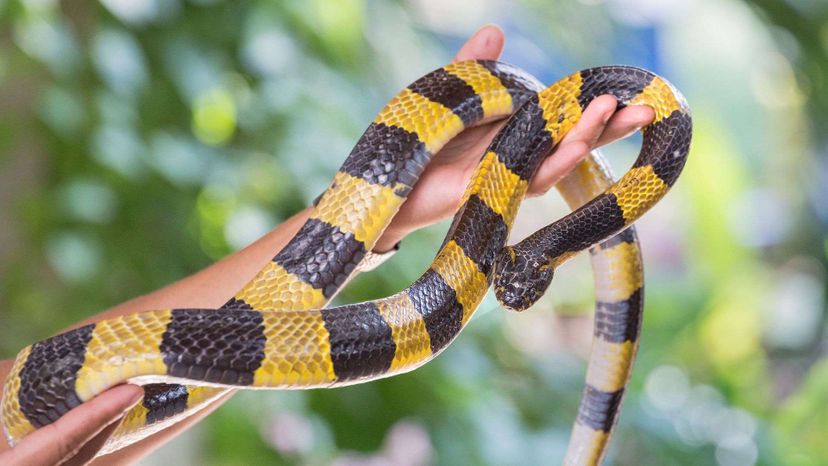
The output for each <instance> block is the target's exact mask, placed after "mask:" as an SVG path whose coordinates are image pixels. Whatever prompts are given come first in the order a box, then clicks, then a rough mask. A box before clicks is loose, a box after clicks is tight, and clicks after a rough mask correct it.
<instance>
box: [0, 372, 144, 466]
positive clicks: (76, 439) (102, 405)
mask: <svg viewBox="0 0 828 466" xmlns="http://www.w3.org/2000/svg"><path fill="white" fill-rule="evenodd" d="M143 395H144V391H143V390H142V389H141V387H138V386H137V385H119V386H117V387H114V388H112V389H110V390H107V391H105V392H104V393H101V394H100V395H98V396H97V397H95V398H93V399H92V400H89V401H88V402H86V403H83V404H81V405H80V406H78V407H76V408H74V409H72V410H70V411H69V412H68V413H66V415H65V416H63V417H61V418H60V419H58V420H57V421H55V422H54V423H52V424H49V425H47V426H44V427H41V428H40V429H38V430H36V431H34V432H33V433H31V434H30V435H28V436H27V437H26V438H24V439H23V440H22V441H21V442H20V443H19V444H17V445H16V446H15V447H14V448H12V449H9V450H5V451H1V452H0V464H4V465H26V466H40V465H44V466H46V465H54V464H61V465H64V466H69V465H82V464H86V463H88V462H90V461H91V460H92V458H94V457H95V454H97V452H98V450H100V449H101V447H103V445H104V443H106V439H108V438H109V436H110V435H112V432H113V431H114V430H115V428H116V427H118V422H119V421H120V419H121V417H122V416H123V415H124V414H125V413H126V411H128V410H129V409H130V408H132V406H133V405H135V403H137V402H138V400H140V399H141V398H142V397H143Z"/></svg>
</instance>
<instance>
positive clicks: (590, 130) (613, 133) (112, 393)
mask: <svg viewBox="0 0 828 466" xmlns="http://www.w3.org/2000/svg"><path fill="white" fill-rule="evenodd" d="M503 43H504V36H503V32H502V31H501V30H500V29H499V28H498V27H496V26H493V25H488V26H484V27H483V28H481V29H480V30H479V31H477V32H476V33H475V34H474V35H473V36H472V37H471V38H470V39H469V40H468V41H467V42H466V43H465V44H464V45H463V46H462V47H461V49H460V50H459V51H458V53H457V55H456V57H455V61H462V60H469V59H497V58H498V57H499V56H500V53H501V51H502V50H503ZM615 108H616V101H615V99H614V98H613V97H610V96H601V97H598V98H596V99H595V100H594V101H593V102H592V103H591V104H590V105H589V107H588V108H587V109H586V111H584V113H583V115H582V117H581V119H580V121H579V122H578V123H577V124H576V125H575V127H574V128H573V129H572V130H571V131H570V132H569V133H568V134H567V135H566V137H564V139H563V141H562V142H561V144H560V145H559V146H558V147H557V148H556V149H555V151H554V152H553V154H554V156H552V157H549V158H547V159H546V160H545V161H544V162H543V164H542V165H541V167H540V168H539V169H538V172H537V173H536V174H535V176H534V178H533V180H532V182H531V184H530V186H529V193H528V195H529V196H538V195H541V194H543V193H545V192H546V191H548V190H549V189H550V188H551V187H552V186H554V184H555V183H556V182H557V181H558V180H560V179H561V178H562V177H563V176H564V175H565V174H566V173H567V172H569V171H570V170H571V169H572V168H573V167H574V166H575V165H576V164H577V163H578V162H579V161H580V160H582V159H583V158H584V157H586V155H587V154H588V153H589V151H590V150H592V149H594V148H597V147H599V146H602V145H604V144H607V143H609V142H612V141H614V140H617V139H620V138H622V137H624V136H627V135H628V134H630V133H632V132H633V131H635V130H637V129H639V128H641V127H642V126H644V125H646V124H648V123H649V122H650V121H652V119H653V117H654V114H653V111H652V110H651V109H650V108H648V107H627V108H624V109H622V110H620V111H618V112H616V111H615ZM502 125H503V122H496V123H488V124H485V125H481V126H478V127H475V128H470V129H468V130H466V131H464V132H463V133H462V134H460V135H459V136H458V137H456V138H454V139H453V140H452V141H451V142H449V143H448V144H447V145H446V146H445V147H444V148H443V150H441V151H440V152H439V153H437V154H436V155H435V156H434V157H433V159H432V162H431V163H430V164H429V166H428V167H427V168H426V170H425V172H424V173H423V175H422V177H421V178H420V180H419V181H418V182H417V184H416V186H415V187H414V190H413V191H412V192H411V194H410V195H409V198H408V200H407V201H406V202H405V203H404V204H403V206H402V208H401V209H400V212H399V213H398V214H397V215H396V217H394V220H393V221H392V222H391V224H390V225H389V227H388V228H387V230H386V231H385V233H384V234H383V236H382V237H381V238H380V240H379V241H378V242H377V244H376V246H375V248H374V251H376V252H383V251H387V250H389V249H391V248H392V247H393V246H394V245H395V244H397V242H399V241H400V240H401V239H402V238H404V237H405V236H406V235H407V234H409V233H410V232H412V231H414V230H417V229H419V228H422V227H425V226H428V225H431V224H433V223H436V222H438V221H440V220H443V219H445V218H448V217H450V216H452V215H453V214H454V209H455V208H456V207H457V204H458V202H459V200H460V198H461V196H462V194H463V191H464V189H465V187H466V184H467V183H468V181H469V179H470V177H471V174H472V172H473V170H474V168H475V166H476V165H477V162H478V160H479V158H480V155H481V154H482V153H483V151H484V150H485V149H486V147H487V146H488V144H489V142H490V141H491V139H492V137H494V134H495V133H497V131H498V130H499V129H500V128H501V127H502ZM312 210H313V208H312V207H309V208H306V209H304V210H302V211H301V212H299V213H297V214H295V215H294V216H292V217H291V218H289V219H288V220H286V221H285V222H283V223H282V224H280V225H279V226H277V227H276V228H274V229H273V230H272V231H270V232H269V233H267V234H266V235H265V236H263V237H262V238H260V239H259V240H257V241H256V242H254V243H253V244H251V245H249V246H248V247H246V248H244V249H242V250H240V251H238V252H236V253H234V254H231V255H229V256H227V257H225V258H223V259H221V260H220V261H218V262H216V263H214V264H213V265H211V266H209V267H207V268H206V269H204V270H201V271H200V272H197V273H195V274H194V275H191V276H189V277H186V278H183V279H181V280H179V281H178V282H175V283H173V284H170V285H168V286H166V287H164V288H162V289H160V290H157V291H154V292H152V293H149V294H146V295H144V296H140V297H137V298H134V299H132V300H130V301H127V302H125V303H122V304H120V305H117V306H115V307H113V308H111V309H108V310H106V311H104V312H102V313H100V314H97V315H95V316H92V317H90V318H89V319H86V320H84V321H82V322H78V323H77V324H76V325H73V326H72V328H74V327H79V326H82V325H86V324H88V323H92V322H97V321H100V320H103V319H107V318H112V317H116V316H120V315H124V314H130V313H134V312H140V311H145V310H150V309H169V308H180V307H188V308H217V307H219V306H221V305H222V304H224V303H225V302H226V301H227V299H228V298H229V297H230V296H232V295H233V294H234V293H235V292H236V291H238V290H239V289H241V288H242V286H244V285H245V284H246V283H247V281H248V280H250V278H251V277H252V276H253V275H255V274H256V272H258V271H259V270H260V269H261V268H262V267H263V266H264V265H266V264H267V263H268V262H269V261H270V260H271V258H272V257H273V256H274V255H275V253H276V252H278V251H279V250H280V249H282V247H284V246H285V245H286V244H287V242H288V241H289V240H290V238H292V237H293V236H294V235H295V234H296V232H297V231H298V230H299V228H300V227H301V226H302V224H303V223H304V222H305V220H307V219H308V217H309V216H310V214H311V212H312ZM65 330H66V329H65ZM12 362H13V360H11V359H9V360H5V361H0V380H4V379H5V378H6V375H7V374H8V373H9V371H10V369H11V366H12ZM142 393H143V392H142V390H141V388H140V387H138V386H135V385H129V384H124V385H120V386H118V387H114V388H112V389H110V390H107V391H106V392H104V393H102V394H100V395H99V396H97V397H96V398H94V399H93V400H90V401H88V402H86V403H84V404H82V405H81V406H79V407H77V408H75V409H73V410H71V411H70V412H69V413H67V414H66V415H65V416H63V417H62V418H61V419H59V420H58V421H57V422H55V423H53V424H50V425H48V426H46V427H44V428H42V429H39V430H38V431H36V432H35V433H33V434H31V435H29V436H28V437H26V438H25V439H24V440H23V441H22V442H20V444H19V445H18V446H16V447H15V448H9V447H8V446H7V445H6V444H5V442H0V464H9V465H15V464H21V465H22V464H26V465H49V464H57V463H61V464H68V465H76V464H87V463H89V462H90V461H91V460H92V458H93V457H94V456H95V453H96V452H97V451H98V450H99V449H100V447H101V446H102V445H103V444H104V443H105V441H106V439H107V438H108V437H109V435H110V434H111V433H112V431H113V430H114V428H115V426H117V422H118V421H119V420H120V418H121V417H122V416H123V414H124V413H125V412H126V411H128V410H129V408H131V407H132V406H133V405H134V404H135V403H137V402H138V401H139V400H140V398H141V396H142ZM232 393H233V391H231V392H229V393H228V394H227V395H225V396H224V397H222V398H220V399H218V400H217V401H215V402H213V403H212V404H211V405H210V406H208V407H206V408H205V409H203V410H201V411H200V412H198V413H196V414H194V415H192V416H190V417H188V418H187V419H185V420H184V421H182V422H180V423H178V424H176V425H174V426H172V427H169V428H167V429H165V430H162V431H161V432H158V433H156V434H154V435H152V436H150V437H148V438H146V439H144V440H142V441H140V442H137V443H135V444H133V445H130V446H129V447H126V448H124V449H122V450H119V451H118V452H115V453H113V454H111V455H106V456H105V457H102V458H98V459H97V460H94V461H92V462H91V464H107V465H111V464H129V463H133V462H135V461H137V460H139V459H141V458H142V457H144V456H146V455H148V454H149V453H151V452H152V451H154V450H155V449H157V448H158V447H160V446H161V445H163V444H164V443H166V442H168V441H170V440H171V439H173V438H175V436H177V435H178V434H180V433H181V432H183V431H184V430H186V429H187V428H189V427H190V426H192V425H193V424H195V423H197V422H198V421H200V420H201V419H203V418H204V417H205V416H207V415H208V414H209V413H211V412H212V411H213V410H214V409H216V408H217V407H219V406H220V405H221V404H222V403H224V402H225V401H226V400H227V399H228V398H230V396H232Z"/></svg>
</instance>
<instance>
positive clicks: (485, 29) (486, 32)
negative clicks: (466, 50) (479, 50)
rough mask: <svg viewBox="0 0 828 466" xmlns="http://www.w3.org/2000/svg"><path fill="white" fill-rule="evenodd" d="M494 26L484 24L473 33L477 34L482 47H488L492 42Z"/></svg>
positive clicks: (494, 33)
mask: <svg viewBox="0 0 828 466" xmlns="http://www.w3.org/2000/svg"><path fill="white" fill-rule="evenodd" d="M496 27H497V26H495V25H494V24H491V23H490V24H485V25H483V26H482V27H481V28H480V29H478V30H477V32H475V33H474V34H475V35H476V36H478V38H477V40H478V41H480V42H479V43H480V45H481V46H482V47H483V48H486V49H488V48H489V47H490V46H491V45H492V44H493V43H494V41H495V36H496V32H495V29H494V28H496Z"/></svg>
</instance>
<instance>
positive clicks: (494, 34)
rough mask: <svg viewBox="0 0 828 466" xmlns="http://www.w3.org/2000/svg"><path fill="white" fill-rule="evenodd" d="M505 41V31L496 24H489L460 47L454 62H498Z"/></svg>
mask: <svg viewBox="0 0 828 466" xmlns="http://www.w3.org/2000/svg"><path fill="white" fill-rule="evenodd" d="M503 41H504V38H503V31H501V30H500V28H499V27H497V26H495V25H494V24H487V25H485V26H483V27H482V28H480V29H479V30H478V31H477V32H475V33H474V34H473V35H472V36H471V37H470V38H469V40H467V41H466V43H465V44H463V46H462V47H460V50H459V51H458V52H457V55H456V56H455V57H454V60H453V61H455V62H458V61H463V60H474V59H478V60H497V58H498V57H499V56H500V52H502V51H503Z"/></svg>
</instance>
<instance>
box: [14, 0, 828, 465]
mask: <svg viewBox="0 0 828 466" xmlns="http://www.w3.org/2000/svg"><path fill="white" fill-rule="evenodd" d="M486 22H497V23H500V24H501V25H503V26H504V28H505V29H506V32H507V36H508V45H507V50H506V54H505V59H506V60H508V61H511V62H514V63H515V64H517V65H520V66H523V67H525V68H526V69H528V70H529V71H531V72H533V73H535V74H537V75H538V76H539V77H541V78H542V79H543V80H544V81H546V82H552V81H554V80H555V79H556V78H557V77H560V76H563V75H564V74H567V73H569V72H572V71H574V70H577V69H581V68H584V67H587V66H593V65H599V64H608V63H615V62H622V63H631V64H637V65H642V66H645V67H648V68H652V69H654V70H655V71H657V72H659V73H661V74H663V75H665V76H667V77H668V78H669V79H670V80H671V81H673V82H674V83H675V84H676V85H678V87H680V88H681V89H682V90H683V91H684V93H685V94H686V96H687V97H688V100H689V101H690V104H691V107H692V108H693V110H694V117H695V122H696V128H695V139H694V145H693V149H692V154H691V158H690V162H689V163H688V166H687V169H686V172H685V174H684V175H683V176H682V178H681V179H680V181H679V182H678V185H677V187H676V188H675V190H674V191H673V192H672V193H671V194H670V196H668V198H667V199H666V200H665V201H664V202H663V203H662V204H660V205H659V206H658V207H657V208H656V209H654V211H653V212H652V213H651V214H649V215H648V216H647V218H646V219H644V220H643V221H642V222H641V226H640V232H641V237H642V241H643V244H644V253H645V260H646V265H647V307H646V320H645V324H644V330H643V337H642V349H641V352H640V356H639V360H638V363H637V366H636V371H635V375H634V377H633V380H632V386H631V389H630V391H629V394H628V396H627V398H626V402H625V408H624V412H623V415H622V418H621V421H620V425H619V429H618V434H617V437H616V439H615V442H614V445H613V448H612V453H611V456H610V460H609V463H610V464H615V465H649V464H652V465H670V464H675V465H678V464H698V465H704V464H718V465H722V466H730V465H750V464H762V465H770V464H790V465H797V466H809V465H820V464H828V444H826V442H825V441H824V439H825V438H826V436H828V362H827V361H828V360H827V359H826V358H825V355H826V351H827V350H828V345H826V338H825V330H826V313H825V311H826V304H825V289H826V262H827V261H828V259H826V255H828V236H826V223H828V202H826V199H828V189H826V186H828V161H827V159H828V157H826V154H828V100H827V99H828V97H826V96H828V91H827V89H826V88H828V26H826V24H828V7H826V6H825V4H824V2H821V1H819V0H790V1H782V0H752V1H747V0H745V1H737V0H721V1H717V0H672V1H669V2H652V1H644V0H605V1H604V0H589V1H586V0H581V1H575V0H555V1H538V0H523V1H520V2H506V1H505V0H486V1H482V2H479V1H475V2H472V1H463V0H416V1H413V0H412V1H406V2H404V1H394V2H382V1H379V0H336V1H323V0H309V1H299V0H288V1H282V2H267V1H237V2H225V1H221V0H199V1H184V0H176V1H172V0H170V1H162V0H140V1H139V0H104V1H103V2H102V3H100V4H99V3H93V2H84V1H66V2H61V3H58V2H56V1H53V0H32V1H25V2H24V1H9V0H6V1H0V109H2V112H0V351H2V355H3V357H12V356H13V355H14V354H15V352H16V351H17V350H18V349H20V348H21V347H22V346H24V345H26V344H29V343H31V342H33V341H36V340H39V339H42V338H44V337H46V336H48V335H50V334H52V333H53V332H55V331H57V330H58V329H60V328H63V327H65V326H67V325H70V324H71V323H73V322H75V321H77V320H80V319H82V318H85V317H87V316H89V315H91V314H94V313H96V312H99V311H101V310H103V309H105V308H107V307H109V306H112V305H114V304H117V303H119V302H122V301H124V300H126V299H128V298H130V297H134V296H136V295H139V294H142V293H147V292H149V291H152V290H154V289H157V288H159V287H161V286H164V285H166V284H168V283H170V282H172V281H174V280H176V279H178V278H181V277H183V276H186V275H188V274H191V273H193V272H195V271H197V270H199V269H200V268H202V267H204V266H206V265H207V264H210V263H211V262H212V261H214V260H216V259H218V258H220V257H222V256H224V255H226V254H228V253H230V252H232V251H233V250H235V249H237V248H240V247H242V246H244V245H245V244H247V243H249V242H250V241H252V240H254V239H255V238H256V237H258V236H259V235H261V234H263V233H264V232H266V231H267V230H268V229H269V228H272V227H273V226H275V225H277V224H278V223H279V222H280V221H281V220H283V219H285V218H287V217H288V216H290V215H291V214H292V213H294V212H296V211H298V210H299V209H301V208H302V207H304V206H306V205H308V203H309V201H310V200H311V199H312V198H313V197H315V196H316V195H317V194H318V193H319V192H321V191H322V190H323V189H324V188H325V186H326V185H327V183H328V181H329V180H330V178H331V177H332V175H333V173H334V172H335V170H336V168H337V167H338V165H339V163H340V162H341V161H342V160H343V159H344V157H345V156H346V155H347V153H348V152H349V149H350V147H351V145H352V144H353V143H354V142H355V141H356V139H357V137H358V136H359V134H360V132H361V131H362V130H363V129H364V127H365V126H367V124H368V122H369V121H370V120H371V119H372V117H373V114H374V113H375V112H376V111H377V110H378V109H379V108H380V107H381V106H382V104H383V103H384V102H385V101H386V100H387V99H389V98H390V97H391V96H392V95H393V94H394V93H395V92H396V91H397V90H399V89H400V88H402V87H403V86H404V85H406V84H407V83H409V82H410V81H412V80H413V79H415V78H416V77H418V76H420V75H422V74H424V73H425V72H427V71H429V70H431V69H433V68H436V67H439V66H441V65H442V64H444V63H445V62H447V61H448V60H449V59H450V58H451V55H452V53H453V51H454V50H456V48H457V47H458V46H459V45H460V44H461V43H462V42H463V40H464V39H465V37H467V36H468V35H469V34H470V33H471V32H473V31H474V30H475V29H476V28H477V27H479V26H480V25H482V24H484V23H486ZM636 150H637V146H636V141H635V139H633V141H632V142H626V143H621V144H617V145H615V146H613V147H612V148H610V149H608V151H607V153H608V154H609V155H610V156H611V158H612V159H613V161H614V163H615V165H616V167H618V168H617V170H616V171H617V172H619V173H620V170H621V168H622V167H624V166H628V164H629V163H630V162H631V161H632V159H633V157H634V155H635V152H636ZM563 212H564V210H563V207H562V205H561V203H560V201H558V200H556V199H555V196H554V195H550V196H547V198H545V199H541V200H536V201H532V202H529V203H527V205H526V206H525V207H524V208H523V210H522V213H521V223H520V225H519V226H518V227H516V235H517V236H520V235H522V234H526V233H528V232H529V231H531V230H532V229H533V228H534V227H537V226H540V225H542V224H544V223H547V222H548V221H549V220H550V219H552V218H554V217H555V216H559V215H560V214H562V213H563ZM444 231H445V225H443V226H438V227H435V228H433V229H429V230H427V231H423V232H418V233H417V234H415V235H412V236H411V237H410V238H408V239H406V240H405V242H404V243H403V250H402V251H401V252H400V253H399V254H398V256H397V257H395V258H394V259H393V260H392V261H391V262H390V263H388V264H386V265H384V266H383V268H382V269H380V270H379V271H378V272H377V273H374V274H371V275H366V276H363V277H360V278H359V279H358V280H356V281H355V282H354V283H353V284H352V285H351V286H350V287H349V288H348V289H347V290H346V291H345V292H344V293H343V294H342V296H341V297H340V298H339V300H340V301H342V302H345V301H355V300H362V299H369V298H373V297H377V296H382V295H387V294H390V293H392V292H394V291H397V290H399V289H400V288H402V287H404V286H405V285H406V284H408V283H410V282H411V281H412V280H413V279H415V278H416V277H417V276H418V275H419V273H421V272H422V271H423V270H424V269H425V267H426V265H427V263H428V262H429V260H430V258H431V256H432V254H433V251H436V249H437V247H438V245H439V244H440V240H441V237H442V234H443V232H444ZM590 283H591V277H590V272H589V269H588V267H587V264H586V263H585V262H584V261H583V260H580V261H575V263H573V264H572V265H568V266H566V267H565V268H563V269H562V270H560V271H559V272H558V273H557V275H556V283H555V284H554V285H553V287H552V289H551V292H550V293H549V296H548V297H546V298H544V300H543V301H542V302H541V303H540V304H538V305H537V306H536V307H535V308H534V309H532V310H531V311H529V312H527V313H524V314H521V315H511V314H509V315H507V314H506V313H504V312H502V311H500V310H497V306H496V303H495V302H494V301H493V300H491V299H487V301H485V302H484V304H483V306H482V308H481V312H479V313H478V315H477V316H476V317H475V319H474V321H473V322H472V324H471V325H470V328H468V329H467V330H466V331H465V332H464V333H463V335H462V336H461V337H460V338H458V340H457V341H456V342H455V344H454V345H453V346H452V347H451V348H450V349H448V350H447V351H446V352H445V353H444V354H443V355H442V356H441V357H440V358H438V359H437V360H436V361H434V362H432V363H431V364H429V365H427V366H425V367H423V368H421V369H419V370H417V371H415V372H413V373H410V374H406V375H402V376H399V377H395V378H392V379H387V380H382V381H379V382H375V383H371V384H367V385H361V386H356V387H349V388H343V389H337V390H316V391H309V392H268V393H261V392H259V393H242V394H239V395H237V396H236V397H235V398H234V399H233V400H232V401H231V402H229V403H227V404H226V405H225V406H224V407H223V408H221V409H220V410H219V411H218V412H216V413H215V414H213V415H212V416H211V417H210V418H209V419H208V420H207V421H205V422H204V423H202V425H200V426H199V427H198V428H196V429H194V430H193V431H192V432H189V433H188V434H186V435H185V436H183V437H182V438H180V439H178V440H176V441H175V442H174V443H172V444H170V445H169V446H166V447H165V448H163V449H162V450H160V451H159V452H157V453H155V454H153V455H152V456H151V457H149V458H148V459H147V460H145V464H148V465H150V464H167V463H169V462H171V461H178V462H181V463H183V464H191V463H192V464H214V465H220V464H258V463H264V462H266V463H270V464H307V465H316V464H338V465H352V464H372V465H373V464H377V465H378V464H409V465H416V464H431V463H437V464H487V465H489V464H490V465H517V464H553V463H556V462H558V461H559V460H560V458H561V457H562V455H563V451H564V449H565V446H566V442H567V439H568V434H569V429H570V425H571V422H572V420H573V419H574V416H575V410H576V406H577V401H578V398H579V396H580V390H581V387H582V380H583V376H584V358H585V357H586V355H587V354H588V351H589V337H590V331H591V306H592V286H591V285H590Z"/></svg>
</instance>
